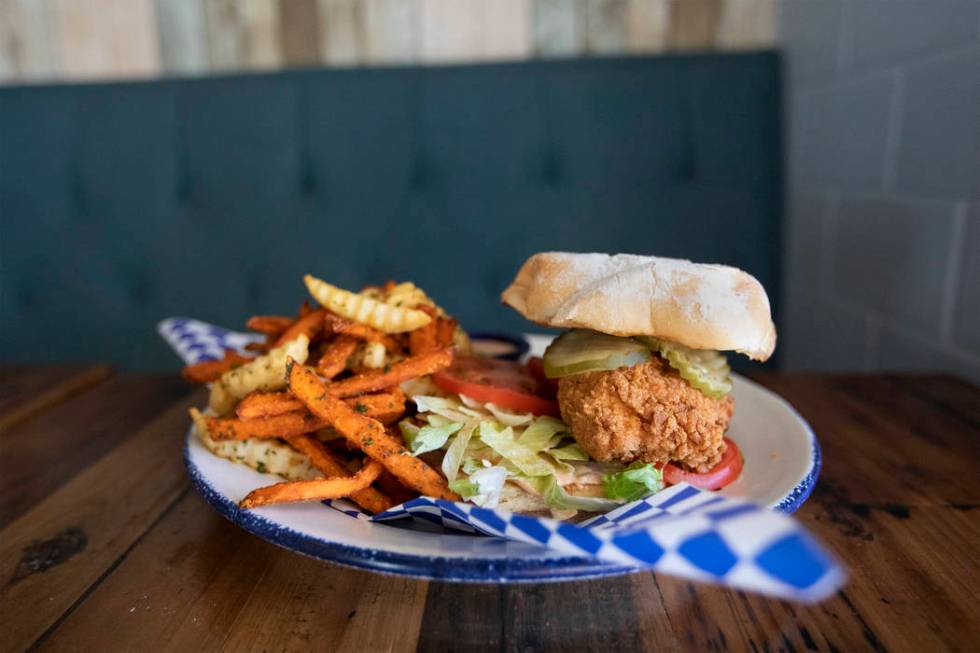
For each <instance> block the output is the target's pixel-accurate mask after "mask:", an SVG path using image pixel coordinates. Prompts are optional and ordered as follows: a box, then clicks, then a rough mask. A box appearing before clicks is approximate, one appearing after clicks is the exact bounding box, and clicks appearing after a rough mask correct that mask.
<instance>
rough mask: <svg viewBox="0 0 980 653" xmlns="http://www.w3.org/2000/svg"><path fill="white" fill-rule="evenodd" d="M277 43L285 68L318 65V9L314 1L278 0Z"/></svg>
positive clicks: (319, 56) (319, 33) (315, 0)
mask: <svg viewBox="0 0 980 653" xmlns="http://www.w3.org/2000/svg"><path fill="white" fill-rule="evenodd" d="M279 30H280V31H279V41H280V43H281V44H282V61H283V63H284V64H285V65H287V66H313V65H316V64H318V63H320V58H321V49H320V36H321V32H320V9H319V5H318V3H317V0H280V3H279Z"/></svg>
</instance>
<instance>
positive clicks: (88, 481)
mask: <svg viewBox="0 0 980 653" xmlns="http://www.w3.org/2000/svg"><path fill="white" fill-rule="evenodd" d="M203 401H204V393H203V392H195V393H193V394H192V395H190V396H188V397H187V398H186V399H184V400H182V401H180V402H178V403H177V404H175V405H174V407H173V408H171V409H170V410H168V411H167V412H166V413H165V414H164V415H162V416H161V417H160V418H158V419H156V420H154V421H153V422H151V423H150V424H148V425H147V426H146V427H145V428H143V429H141V430H140V431H139V432H138V433H136V434H135V435H134V436H133V437H132V438H130V439H129V440H127V441H126V442H124V443H123V444H121V445H120V446H118V447H117V448H116V449H114V450H112V451H111V452H110V453H109V454H107V455H106V456H105V457H103V458H102V459H100V460H99V461H98V462H97V463H95V464H93V465H92V466H90V467H89V468H88V469H86V470H85V471H84V472H82V473H80V474H79V475H78V476H76V477H75V478H74V479H73V480H72V481H70V482H69V483H67V484H66V485H64V486H63V487H62V488H61V489H59V490H58V491H57V492H55V493H54V494H52V495H50V496H49V497H47V498H46V499H44V500H43V501H41V502H40V503H38V504H37V506H35V507H34V508H33V509H32V510H30V511H29V512H28V513H26V514H24V515H23V516H22V517H20V518H19V519H17V520H16V521H14V522H13V523H11V524H10V525H9V526H7V527H6V528H5V529H4V530H3V531H0V578H4V579H8V580H6V581H5V584H4V585H3V586H2V587H0V632H3V633H4V646H5V647H8V648H9V649H10V650H23V649H25V648H27V647H28V646H30V645H31V644H32V643H34V642H35V641H36V640H37V639H38V638H39V637H41V636H42V635H43V634H44V633H45V632H46V631H47V630H48V628H50V627H51V626H52V625H54V624H55V622H56V621H57V619H58V618H59V617H60V616H61V615H63V614H64V613H65V611H66V610H68V609H69V608H70V607H71V606H72V605H73V604H74V603H75V602H76V601H77V600H78V599H79V598H80V597H81V596H82V595H83V594H84V593H85V592H86V590H88V589H89V587H91V586H92V584H93V583H96V582H97V581H98V579H99V578H100V577H101V576H102V575H103V574H104V573H105V572H106V571H107V570H108V569H109V568H110V567H111V565H113V564H114V563H115V562H116V561H117V560H119V558H120V556H122V555H123V554H124V553H125V552H126V551H127V550H128V549H129V547H130V546H132V544H133V543H134V542H136V541H137V540H138V539H139V538H140V537H141V536H142V535H143V533H144V532H146V530H147V529H148V528H149V527H150V525H151V524H153V523H154V522H155V521H156V520H157V519H158V518H159V517H160V515H162V514H163V513H164V512H165V511H166V510H167V509H168V508H169V507H170V506H171V505H173V503H174V501H175V500H176V499H177V497H179V496H180V494H181V493H182V492H183V491H185V490H186V489H187V477H186V475H185V474H184V469H183V467H184V465H183V460H182V456H181V455H180V447H181V443H182V436H183V434H184V432H185V430H186V428H187V424H188V418H187V409H188V408H189V407H190V406H193V405H201V404H202V403H203ZM110 407H111V404H108V403H107V404H106V405H105V408H106V409H107V410H108V409H109V408H110ZM65 540H67V541H69V542H70V543H71V547H72V548H71V550H69V551H64V547H61V551H62V553H63V554H64V555H59V556H55V559H54V560H52V559H51V556H50V555H46V556H42V557H41V558H40V559H35V558H34V556H36V555H37V554H36V553H35V554H34V556H32V555H31V552H32V551H37V550H38V548H39V546H42V545H41V544H40V543H44V542H59V541H65ZM52 546H53V545H52ZM54 548H55V549H56V550H57V549H58V547H54ZM45 559H46V560H48V562H42V560H45ZM52 562H53V563H54V564H50V566H48V564H49V563H52ZM42 571H43V573H40V572H42Z"/></svg>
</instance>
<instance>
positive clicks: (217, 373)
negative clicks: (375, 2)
mask: <svg viewBox="0 0 980 653" xmlns="http://www.w3.org/2000/svg"><path fill="white" fill-rule="evenodd" d="M251 360H252V359H251V358H249V357H248V356H242V355H241V354H239V353H238V352H236V351H234V350H232V349H226V350H225V355H224V358H222V359H221V360H216V361H202V362H200V363H195V364H194V365H187V366H185V367H184V369H183V370H182V371H181V374H182V375H183V377H184V378H185V379H187V380H188V381H190V382H191V383H211V382H212V381H217V380H218V379H219V378H221V375H222V374H224V373H225V372H227V371H229V370H232V369H234V368H236V367H238V366H239V365H244V364H245V363H248V362H249V361H251Z"/></svg>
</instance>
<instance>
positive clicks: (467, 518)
mask: <svg viewBox="0 0 980 653" xmlns="http://www.w3.org/2000/svg"><path fill="white" fill-rule="evenodd" d="M158 330H159V332H160V334H161V335H162V336H163V338H164V339H165V340H166V341H167V342H168V343H169V344H170V345H171V346H172V347H173V348H174V350H175V351H176V352H177V354H178V355H179V356H180V357H181V358H182V359H183V360H184V362H185V363H196V362H200V361H202V360H209V359H216V358H221V356H222V355H223V353H224V349H225V348H228V349H234V350H236V351H241V350H242V349H243V348H244V347H245V345H246V344H247V343H248V342H252V341H254V340H257V339H258V338H256V337H255V336H251V335H247V334H242V333H236V332H233V331H229V330H227V329H223V328H221V327H216V326H213V325H210V324H206V323H204V322H199V321H197V320H193V319H189V318H181V317H177V318H170V319H167V320H164V321H163V322H161V323H160V324H159V326H158ZM324 503H325V504H327V505H328V506H330V507H331V508H333V509H335V510H339V511H341V512H343V513H344V514H347V515H349V516H351V517H352V518H355V519H362V520H366V521H373V522H387V521H393V520H401V519H412V520H415V521H417V522H424V523H427V524H429V525H432V524H435V525H437V526H440V527H442V528H447V529H453V530H457V531H464V532H469V533H474V534H483V535H488V536H491V537H501V538H506V539H510V540H517V541H520V542H525V543H528V544H536V545H539V546H543V547H546V548H548V549H551V550H555V551H559V552H561V553H565V554H568V555H573V556H589V557H593V558H595V559H597V560H599V561H601V562H608V563H611V564H616V565H627V566H634V567H636V568H637V570H649V571H655V572H658V573H664V574H670V575H674V576H680V577H684V578H689V579H693V580H698V581H703V582H709V583H715V584H719V585H725V586H729V587H732V588H736V589H741V590H746V591H754V592H760V593H763V594H768V595H771V596H776V597H780V598H784V599H790V600H795V601H803V602H814V601H819V600H822V599H824V598H826V597H828V596H829V595H831V594H833V593H834V592H836V591H837V590H838V589H839V588H840V587H842V586H843V584H844V582H845V579H846V577H845V573H844V570H843V569H842V568H841V567H840V565H839V564H838V563H837V562H836V561H835V560H834V559H833V558H831V557H830V556H829V555H828V554H827V553H826V552H825V551H824V550H823V548H822V547H821V546H820V544H819V543H818V542H817V541H816V540H814V539H813V537H811V536H810V535H809V534H808V533H807V532H806V530H805V529H804V528H803V527H802V526H801V525H800V524H799V523H798V522H797V521H796V520H794V519H793V518H792V517H790V516H789V515H786V514H784V513H780V512H774V511H770V510H767V509H765V508H762V507H760V506H757V505H755V504H752V503H750V502H747V501H743V500H740V499H735V498H731V497H724V496H721V495H718V494H715V493H714V492H708V491H706V490H701V489H698V488H695V487H693V486H690V485H687V484H679V485H674V486H671V487H669V488H667V489H665V490H662V491H661V492H658V493H657V494H653V495H650V496H648V497H646V498H643V499H640V500H638V501H634V502H632V503H628V504H625V505H623V506H620V507H619V508H616V509H615V510H612V511H610V512H608V513H605V514H602V515H597V516H595V517H592V518H591V519H588V520H586V521H583V522H580V523H578V524H571V523H567V522H561V521H558V520H555V519H549V518H544V517H532V516H528V515H516V514H513V513H510V512H507V511H505V510H495V509H487V508H480V507H478V506H475V505H472V504H468V503H456V502H453V501H445V500H443V499H431V498H428V497H419V498H417V499H412V500H411V501H408V502H406V503H404V504H402V505H400V506H396V507H394V508H391V509H390V510H387V511H385V512H383V513H379V514H377V515H373V516H372V515H367V514H365V513H363V512H361V511H360V510H359V509H358V508H357V506H355V505H354V504H353V503H351V502H349V501H344V500H339V501H325V502H324Z"/></svg>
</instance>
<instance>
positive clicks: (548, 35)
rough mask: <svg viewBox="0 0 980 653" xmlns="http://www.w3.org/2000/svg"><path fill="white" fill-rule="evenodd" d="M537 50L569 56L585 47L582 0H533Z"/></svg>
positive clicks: (545, 54) (541, 54)
mask: <svg viewBox="0 0 980 653" xmlns="http://www.w3.org/2000/svg"><path fill="white" fill-rule="evenodd" d="M533 20H534V54H535V55H536V56H539V57H570V56H573V55H577V54H579V53H581V52H583V51H584V50H585V3H584V2H583V0H535V1H534V18H533Z"/></svg>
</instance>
